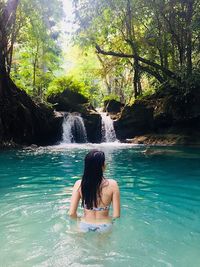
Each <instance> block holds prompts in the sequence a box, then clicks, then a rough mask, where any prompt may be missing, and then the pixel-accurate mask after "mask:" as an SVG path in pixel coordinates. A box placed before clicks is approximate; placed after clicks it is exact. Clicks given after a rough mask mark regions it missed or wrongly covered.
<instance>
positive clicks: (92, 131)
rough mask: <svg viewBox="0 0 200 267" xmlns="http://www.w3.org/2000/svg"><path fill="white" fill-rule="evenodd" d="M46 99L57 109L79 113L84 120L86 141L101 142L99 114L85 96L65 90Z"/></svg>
mask: <svg viewBox="0 0 200 267" xmlns="http://www.w3.org/2000/svg"><path fill="white" fill-rule="evenodd" d="M48 100H49V101H50V102H51V103H52V104H55V108H56V110H57V111H60V112H61V111H62V112H63V111H64V112H77V113H79V114H80V115H81V116H82V118H83V120H84V124H85V128H86V131H87V138H88V142H91V143H100V142H101V116H100V115H99V113H97V111H96V110H95V109H94V107H93V106H92V105H91V104H90V103H89V102H88V99H87V98H85V97H84V96H83V95H81V94H79V93H77V92H72V91H69V90H65V91H64V92H63V93H61V94H58V95H56V96H52V97H51V98H49V99H48Z"/></svg>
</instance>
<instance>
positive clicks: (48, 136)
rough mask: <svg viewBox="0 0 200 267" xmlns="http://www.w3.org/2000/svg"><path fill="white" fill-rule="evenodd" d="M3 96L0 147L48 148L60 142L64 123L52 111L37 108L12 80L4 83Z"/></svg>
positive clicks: (43, 106)
mask: <svg viewBox="0 0 200 267" xmlns="http://www.w3.org/2000/svg"><path fill="white" fill-rule="evenodd" d="M1 94H2V95H1V99H0V143H1V144H4V146H5V145H6V144H8V145H12V144H18V145H30V144H33V143H34V144H36V145H43V144H45V145H48V144H53V143H55V142H56V141H57V140H58V138H59V137H58V136H59V132H60V129H61V122H60V119H58V118H56V117H55V116H54V113H53V110H52V109H50V108H48V107H46V106H45V105H38V104H36V103H35V102H34V101H32V99H31V98H30V96H28V95H27V94H26V93H25V92H24V91H22V90H20V89H19V88H18V87H17V86H16V85H15V84H14V83H13V81H12V80H11V79H10V78H9V77H8V78H7V80H6V81H5V82H4V83H3V88H2V91H1ZM13 146H14V145H13Z"/></svg>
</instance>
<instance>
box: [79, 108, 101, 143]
mask: <svg viewBox="0 0 200 267" xmlns="http://www.w3.org/2000/svg"><path fill="white" fill-rule="evenodd" d="M82 117H83V119H84V123H85V128H86V131H87V138H88V142H91V143H100V142H101V139H102V138H101V116H100V115H99V113H97V112H95V111H91V110H90V111H88V112H86V113H83V114H82Z"/></svg>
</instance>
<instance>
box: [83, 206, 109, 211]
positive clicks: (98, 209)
mask: <svg viewBox="0 0 200 267" xmlns="http://www.w3.org/2000/svg"><path fill="white" fill-rule="evenodd" d="M109 208H110V206H105V207H97V208H96V207H92V208H90V209H88V208H87V207H86V205H85V206H84V209H86V210H94V211H102V210H109Z"/></svg>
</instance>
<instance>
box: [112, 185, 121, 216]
mask: <svg viewBox="0 0 200 267" xmlns="http://www.w3.org/2000/svg"><path fill="white" fill-rule="evenodd" d="M112 205H113V215H112V216H113V218H114V219H115V218H119V217H120V192H119V186H118V184H117V182H116V181H113V200H112Z"/></svg>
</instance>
